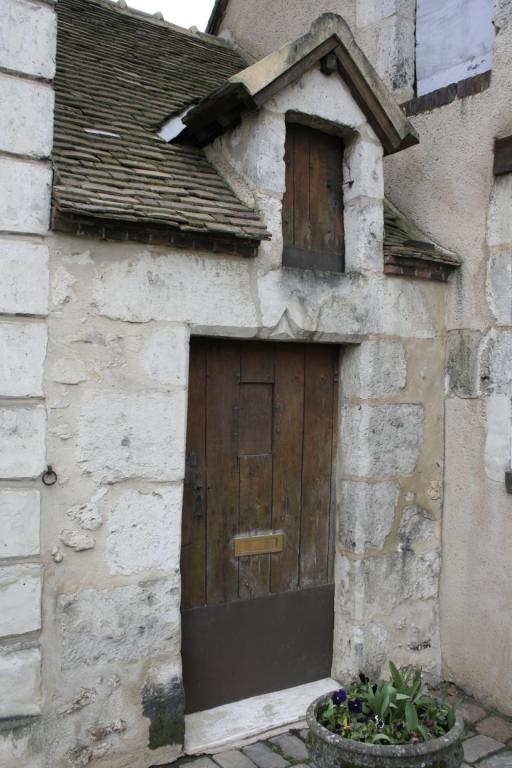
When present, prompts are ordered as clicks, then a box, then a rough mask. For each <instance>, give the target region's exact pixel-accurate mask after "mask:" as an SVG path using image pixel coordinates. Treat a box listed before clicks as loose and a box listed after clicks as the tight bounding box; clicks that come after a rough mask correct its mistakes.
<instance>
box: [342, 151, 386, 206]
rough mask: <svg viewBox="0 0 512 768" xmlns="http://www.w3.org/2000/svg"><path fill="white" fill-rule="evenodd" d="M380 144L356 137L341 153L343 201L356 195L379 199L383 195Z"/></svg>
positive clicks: (346, 201)
mask: <svg viewBox="0 0 512 768" xmlns="http://www.w3.org/2000/svg"><path fill="white" fill-rule="evenodd" d="M382 158H383V149H382V145H381V144H379V143H377V142H375V141H369V140H368V139H363V138H357V139H356V140H355V141H352V142H351V143H350V144H348V146H347V147H346V148H345V152H344V154H343V182H344V185H343V201H344V203H345V204H346V203H348V202H349V200H354V199H355V198H357V197H370V198H377V199H378V200H381V199H382V198H383V197H384V170H383V162H382Z"/></svg>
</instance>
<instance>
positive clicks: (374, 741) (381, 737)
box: [372, 733, 394, 744]
mask: <svg viewBox="0 0 512 768" xmlns="http://www.w3.org/2000/svg"><path fill="white" fill-rule="evenodd" d="M379 741H385V742H386V743H387V744H393V743H394V740H393V739H392V738H390V737H389V736H386V734H385V733H376V734H375V736H372V744H377V742H379Z"/></svg>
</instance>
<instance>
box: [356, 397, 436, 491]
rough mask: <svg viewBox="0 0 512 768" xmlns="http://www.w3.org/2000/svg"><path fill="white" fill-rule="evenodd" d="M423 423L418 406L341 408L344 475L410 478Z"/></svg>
mask: <svg viewBox="0 0 512 768" xmlns="http://www.w3.org/2000/svg"><path fill="white" fill-rule="evenodd" d="M423 421H424V410H423V406H422V405H409V404H397V405H374V406H370V405H357V406H345V407H344V408H343V414H342V423H341V447H342V469H343V472H344V474H345V475H355V476H356V477H379V476H386V475H391V476H405V475H411V474H413V472H414V471H415V469H416V465H417V463H418V459H419V456H420V451H421V446H422V442H423Z"/></svg>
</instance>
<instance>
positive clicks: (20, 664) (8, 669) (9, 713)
mask: <svg viewBox="0 0 512 768" xmlns="http://www.w3.org/2000/svg"><path fill="white" fill-rule="evenodd" d="M40 687H41V653H40V651H39V648H26V649H22V650H20V649H16V648H12V649H11V648H5V649H1V650H0V690H2V691H4V692H5V691H8V695H5V696H1V697H0V718H7V717H23V716H29V715H39V714H40V713H41V705H40V695H41V690H40Z"/></svg>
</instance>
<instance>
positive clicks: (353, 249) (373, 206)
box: [343, 197, 384, 272]
mask: <svg viewBox="0 0 512 768" xmlns="http://www.w3.org/2000/svg"><path fill="white" fill-rule="evenodd" d="M343 219H344V226H345V229H344V231H345V269H346V271H347V272H360V271H372V272H382V271H383V269H384V254H383V249H382V241H383V236H384V208H383V204H382V201H381V200H372V199H368V198H365V197H356V198H354V199H353V200H350V201H347V204H346V205H345V208H344V211H343Z"/></svg>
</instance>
